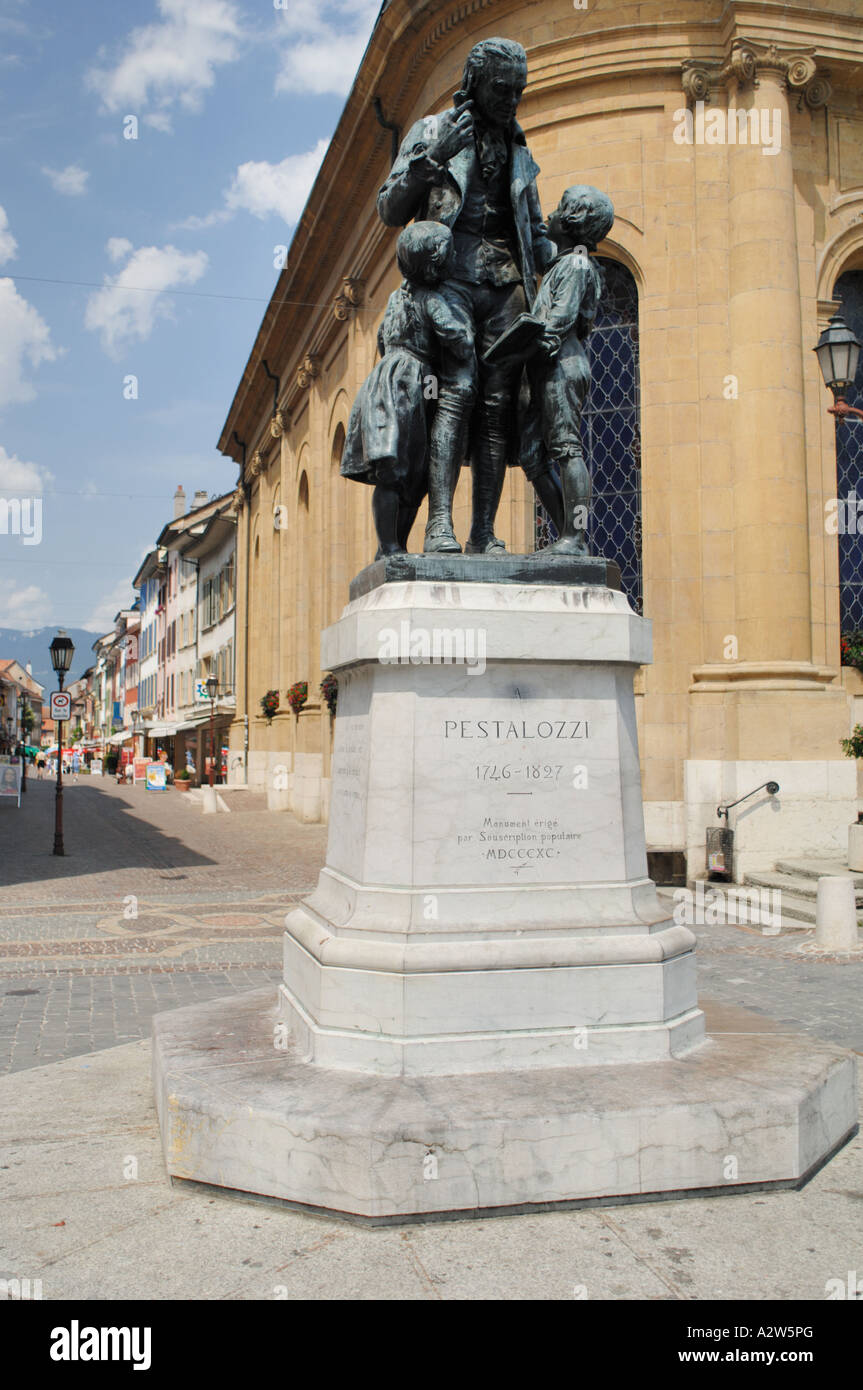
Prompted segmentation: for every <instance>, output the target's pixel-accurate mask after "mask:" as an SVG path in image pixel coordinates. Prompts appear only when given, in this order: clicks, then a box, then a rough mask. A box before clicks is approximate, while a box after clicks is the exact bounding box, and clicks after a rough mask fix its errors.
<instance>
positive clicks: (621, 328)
mask: <svg viewBox="0 0 863 1390" xmlns="http://www.w3.org/2000/svg"><path fill="white" fill-rule="evenodd" d="M598 259H599V263H600V265H601V266H602V269H603V272H604V274H605V288H604V290H603V294H602V299H601V300H600V305H599V313H598V314H597V316H596V322H595V324H594V329H593V332H592V333H591V335H590V338H589V339H588V343H587V351H588V357H589V358H590V370H591V379H590V392H589V394H588V398H587V404H586V406H585V409H584V413H583V415H582V419H581V441H582V445H583V446H584V456H585V459H586V460H587V465H588V468H589V469H590V473H591V479H592V482H593V495H592V498H591V504H590V519H589V523H588V538H589V541H590V548H591V551H592V553H593V554H594V555H604V556H605V558H606V559H607V560H615V561H616V562H617V564H618V565H619V566H620V574H621V581H622V584H623V591H624V593H625V594H626V596H627V598H628V599H629V602H630V603H631V604H632V607H633V608H634V609H635V611H636V613H641V612H643V594H642V582H641V405H640V398H639V386H638V289H637V286H636V284H635V278H634V276H633V275H632V272H631V271H629V270H628V269H627V267H626V266H625V265H621V264H620V263H619V262H618V261H611V260H608V259H607V258H606V257H605V256H600V257H599V258H598ZM555 539H556V532H555V529H554V527H553V526H552V524H551V521H550V519H549V517H548V513H547V512H546V511H545V510H544V508H543V507H541V506H539V504H537V507H536V549H537V550H542V549H543V547H544V546H546V545H548V544H549V543H550V542H551V541H553V540H555Z"/></svg>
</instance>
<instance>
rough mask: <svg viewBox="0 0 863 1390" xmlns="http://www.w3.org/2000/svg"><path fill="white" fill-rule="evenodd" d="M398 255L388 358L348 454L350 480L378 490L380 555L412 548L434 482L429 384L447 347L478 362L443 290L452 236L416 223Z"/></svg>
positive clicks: (357, 410) (382, 341)
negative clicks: (429, 484) (412, 537)
mask: <svg viewBox="0 0 863 1390" xmlns="http://www.w3.org/2000/svg"><path fill="white" fill-rule="evenodd" d="M396 256H397V259H398V263H399V269H400V270H401V272H402V274H403V276H404V277H405V278H404V282H403V284H402V285H401V286H400V288H399V289H397V290H394V291H393V293H392V294H391V295H390V298H389V303H388V304H387V312H386V316H385V318H384V321H383V324H382V325H381V330H380V334H379V337H378V346H379V348H380V352H381V360H380V361H379V362H378V363H377V365H376V366H375V367H374V369H373V370H372V372H371V374H370V375H369V376H368V377H367V378H366V380H365V382H364V383H363V385H362V387H361V388H360V391H359V394H358V396H357V398H356V401H355V402H354V406H353V409H352V411H351V417H350V420H349V421H348V430H347V437H346V439H345V447H344V450H343V452H342V464H341V472H342V475H343V476H344V477H346V478H355V479H357V480H358V481H359V482H363V483H370V484H372V485H373V486H374V489H375V490H374V493H373V494H372V512H373V515H374V519H375V528H376V530H377V534H378V541H379V545H380V549H379V551H378V555H392V554H396V553H397V552H399V551H404V550H405V549H406V548H407V539H408V536H409V534H410V530H411V526H412V525H413V523H414V519H415V518H416V514H417V511H418V510H419V506H420V503H421V501H422V499H423V497H424V496H425V493H426V487H427V478H428V469H427V455H428V419H427V417H428V413H429V411H430V408H431V401H432V399H433V398H432V397H430V396H428V394H427V391H426V386H427V383H428V382H429V381H430V380H432V379H433V377H434V374H435V372H436V371H437V362H438V359H439V356H440V351H441V348H444V349H446V351H447V352H448V353H449V354H450V356H451V358H452V360H453V361H454V362H456V363H469V362H471V361H472V360H473V355H474V351H473V334H472V332H471V329H470V324H469V323H468V322H467V320H466V319H465V318H464V316H463V315H458V314H456V313H454V312H453V309H452V308H451V307H450V305H449V304H448V302H447V300H446V299H445V298H444V296H443V294H442V293H441V291H440V289H438V288H437V286H438V285H439V284H440V282H441V280H443V279H445V278H446V276H447V275H449V274H450V273H451V272H452V268H453V263H454V257H455V249H454V246H453V238H452V233H451V232H450V230H449V228H448V227H445V226H443V225H442V224H441V223H439V222H415V223H414V224H413V226H411V227H406V228H405V230H404V231H403V232H402V233H401V235H400V237H399V239H398V244H397V247H396Z"/></svg>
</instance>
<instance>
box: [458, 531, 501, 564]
mask: <svg viewBox="0 0 863 1390" xmlns="http://www.w3.org/2000/svg"><path fill="white" fill-rule="evenodd" d="M464 553H465V555H487V556H489V557H490V558H492V559H493V558H495V557H497V558H502V557H503V556H505V555H506V554H507V549H506V546H505V545H504V543H503V541H501V540H498V538H497V536H489V538H488V540H485V541H468V543H467V545H466V546H465V548H464Z"/></svg>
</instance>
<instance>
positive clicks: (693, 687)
mask: <svg viewBox="0 0 863 1390" xmlns="http://www.w3.org/2000/svg"><path fill="white" fill-rule="evenodd" d="M495 34H501V35H504V36H506V37H510V38H514V39H517V40H519V41H520V42H521V43H522V44H523V45H524V47H525V48H526V50H527V55H528V65H529V83H528V87H527V90H526V93H525V96H524V100H523V102H522V105H521V108H520V111H519V121H520V123H521V125H522V126H523V128H524V130H525V132H526V135H527V140H528V144H529V146H530V149H531V151H532V153H533V155H534V157H535V159H536V160H537V162H538V163H539V165H540V166H541V171H542V172H541V175H540V178H539V191H540V196H541V200H542V205H543V208H544V210H545V211H546V213H547V212H549V211H550V210H551V208H552V207H553V206H554V205H555V203H556V201H557V199H558V198H559V196H560V194H561V192H562V191H563V189H564V188H565V187H567V186H568V185H569V184H572V183H593V184H595V185H597V186H598V187H600V188H602V189H604V190H606V191H607V192H608V193H609V194H610V195H611V197H612V199H613V201H614V204H615V209H616V221H615V225H614V228H613V230H612V233H611V236H610V237H609V239H608V240H607V241H606V242H605V243H603V245H602V246H601V247H600V255H601V257H602V258H603V260H604V261H605V263H606V269H607V272H608V274H607V280H608V286H609V290H608V300H607V302H606V303H605V305H604V312H603V315H602V316H601V318H600V321H599V330H598V334H597V335H596V338H595V342H594V343H593V344H592V351H593V355H594V363H595V377H596V380H595V387H594V389H593V390H592V395H591V402H590V405H589V408H588V412H587V420H586V427H587V428H588V430H589V443H590V445H591V455H592V458H593V463H594V486H595V492H596V501H595V506H594V515H593V518H592V534H593V542H594V545H595V546H596V547H597V548H598V549H601V550H602V551H603V553H605V554H606V556H607V557H608V558H612V559H614V558H617V559H620V561H621V564H622V568H623V570H624V579H625V583H626V587H627V591H628V593H629V595H630V598H631V600H632V601H633V603H634V604H636V605H639V606H641V608H642V611H643V612H644V614H645V616H646V617H648V618H650V619H651V621H652V623H653V634H654V660H653V664H652V665H651V666H649V667H646V668H644V669H643V670H642V672H640V674H639V677H638V684H637V689H638V706H639V724H640V739H641V759H642V769H643V790H644V799H645V815H646V827H647V836H648V845H649V846H650V848H651V850H652V851H653V852H654V853H655V854H659V853H666V854H671V855H673V856H675V859H674V862H675V863H676V864H677V865H678V866H679V865H681V864H682V859H683V855H684V854H685V855H686V859H687V867H688V870H689V872H690V873H697V872H700V871H701V870H702V869H703V867H704V836H705V827H706V826H707V825H709V824H715V823H716V807H717V805H718V804H719V803H720V802H727V801H733V800H735V799H736V798H737V797H738V796H741V795H742V794H743V793H746V792H748V791H749V790H750V789H752V788H754V787H756V786H757V785H758V784H759V783H763V782H765V781H766V780H767V779H768V778H773V779H775V780H776V781H778V782H779V784H780V788H781V791H780V794H779V796H778V797H777V798H775V799H772V800H771V799H769V798H767V797H766V796H765V795H764V794H763V793H762V794H760V795H759V796H757V797H755V798H753V799H752V801H750V802H748V803H747V804H746V805H744V806H742V807H741V808H740V809H739V812H737V813H735V812H732V824H735V816H736V831H737V849H738V856H737V868H738V873H740V872H742V871H745V870H746V869H747V868H752V867H767V866H769V865H770V864H772V862H773V861H774V860H776V859H778V858H781V857H787V856H789V855H791V854H797V855H801V854H814V855H830V854H836V855H840V854H844V846H845V836H846V827H847V825H848V823H849V822H850V821H851V820H852V819H854V818H855V815H856V810H857V793H858V788H857V778H856V769H855V765H854V763H852V762H850V761H848V760H847V759H846V758H844V757H843V755H842V752H841V749H840V745H839V740H840V739H841V738H842V737H843V736H845V735H847V732H848V729H849V725H850V723H852V722H853V720H854V717H855V701H858V700H859V699H860V698H861V691H863V686H861V682H860V677H859V674H858V673H857V672H856V671H853V670H850V669H847V668H842V667H841V666H840V630H841V627H842V625H843V623H845V625H846V626H847V625H848V623H849V622H850V621H851V617H852V608H853V605H852V604H851V599H850V597H846V596H849V595H852V589H853V585H854V583H855V582H857V581H858V580H863V557H860V561H861V563H860V572H859V573H857V568H856V566H857V557H856V552H855V551H854V548H853V546H850V545H849V542H848V541H847V540H846V539H845V538H844V537H842V536H837V535H836V534H835V533H831V530H830V528H829V527H828V526H826V525H825V509H829V507H828V504H829V502H830V499H831V498H835V497H836V496H837V436H836V427H835V425H834V421H833V418H832V417H831V416H829V415H828V414H827V413H826V407H827V405H828V404H830V398H829V395H828V393H827V392H826V391H825V390H824V387H823V385H822V382H821V379H820V376H819V372H818V367H817V362H816V358H815V356H814V354H813V353H812V351H811V349H812V348H813V347H814V345H815V343H816V341H817V339H818V335H819V332H820V330H821V329H822V328H823V327H824V325H825V324H826V322H827V320H828V318H829V317H830V314H831V313H832V312H833V310H834V309H835V307H836V301H837V295H838V293H839V291H840V290H841V291H842V292H843V298H844V297H845V294H846V293H847V295H848V296H849V297H850V298H851V299H852V300H853V299H854V296H855V295H857V302H858V303H861V302H863V299H861V297H860V293H859V291H860V284H861V276H863V36H861V30H860V18H859V0H817V2H816V3H811V4H808V5H806V6H803V5H800V6H795V5H788V4H780V3H771V0H740V2H739V3H738V2H737V0H671V3H668V0H661V2H660V0H638V2H637V3H633V2H630V0H590V3H589V4H588V5H587V6H586V7H576V6H574V5H573V4H572V3H571V0H543V3H542V4H539V3H524V0H515V2H513V0H458V3H455V0H390V3H389V4H387V5H385V6H384V8H383V10H382V12H381V15H380V18H379V20H378V23H377V26H376V29H375V31H374V34H373V36H372V39H371V42H370V44H369V46H368V49H367V51H366V53H365V56H364V58H363V61H362V64H361V67H360V70H359V72H358V75H357V78H356V81H355V84H354V87H353V89H352V91H351V93H350V96H349V98H348V101H347V104H346V106H345V110H344V113H343V115H342V118H341V120H340V123H339V125H338V128H337V130H336V133H335V136H334V138H333V140H332V143H331V145H330V147H329V150H328V152H327V155H326V158H325V160H324V164H323V167H322V169H321V172H320V174H319V176H318V179H317V181H316V183H315V186H314V188H313V190H312V193H311V196H310V199H309V202H308V204H307V207H306V209H305V212H304V214H303V217H302V219H301V221H300V224H299V226H298V228H297V230H296V234H295V236H294V239H293V243H292V245H291V248H290V252H289V257H288V262H287V265H286V267H285V269H284V270H283V271H282V272H281V274H280V276H279V279H278V283H277V285H276V288H275V291H274V294H273V298H272V301H271V303H270V305H269V307H268V309H267V311H266V313H265V316H264V320H263V323H262V325H261V328H260V331H259V334H258V337H257V340H256V342H255V344H254V347H253V350H252V353H251V356H250V358H249V360H248V363H247V366H246V369H245V371H244V373H243V376H242V380H241V381H240V384H239V386H238V389H237V393H236V396H235V399H234V401H233V404H232V406H231V409H230V413H229V415H228V418H227V421H226V423H225V427H224V430H223V433H222V436H221V439H220V442H219V447H220V449H221V450H222V452H223V453H225V454H227V455H229V456H230V457H232V458H233V459H234V460H235V461H236V463H237V464H238V467H239V469H240V482H239V487H238V491H237V498H238V504H239V516H238V528H237V531H238V569H237V603H238V622H237V650H236V670H237V719H236V721H235V723H234V725H233V728H232V733H231V742H232V750H242V748H243V741H244V738H245V716H248V744H249V746H248V759H247V767H248V779H249V781H250V783H252V784H253V785H258V786H265V785H266V786H268V787H271V786H272V785H273V781H274V778H275V777H277V773H276V769H279V768H286V769H287V780H288V790H287V796H286V797H284V798H282V800H283V801H284V802H285V804H287V805H288V806H289V807H290V809H291V810H292V811H293V812H294V814H295V815H297V816H298V817H299V818H300V819H302V820H309V821H311V820H318V819H321V818H325V817H326V813H327V795H328V779H329V769H330V744H331V721H330V717H329V714H328V711H327V709H326V705H325V704H323V703H322V701H321V700H320V698H319V696H318V687H319V682H320V680H321V675H322V672H321V670H320V656H319V639H320V632H321V629H322V627H324V626H326V625H327V624H328V623H330V622H332V621H333V620H334V619H335V618H336V617H337V616H338V614H339V612H340V611H341V609H342V607H343V605H344V604H345V602H346V601H347V590H348V583H349V581H350V579H351V578H352V576H353V575H354V574H355V573H356V572H357V571H358V570H360V569H361V568H362V567H363V566H364V565H365V564H367V563H369V561H370V560H371V559H372V557H373V555H374V551H375V540H374V538H373V531H372V523H371V515H370V507H369V497H368V496H367V494H366V491H365V490H364V489H360V488H358V487H356V486H355V485H353V484H350V483H348V482H346V481H344V480H343V479H342V478H341V477H340V476H339V467H338V464H339V457H340V453H341V445H342V440H343V437H344V430H345V426H346V423H347V419H348V413H349V410H350V406H351V403H352V401H353V398H354V396H355V394H356V391H357V389H358V387H359V386H360V384H361V382H362V380H363V379H364V377H365V376H366V374H367V373H368V371H369V370H370V368H371V367H372V365H373V363H374V360H375V352H376V333H377V328H378V325H379V323H380V321H381V318H382V316H383V312H384V308H385V305H386V300H387V297H388V295H389V293H390V292H391V291H392V290H393V289H394V288H395V287H396V285H397V283H398V279H399V277H398V274H397V270H396V268H395V261H394V246H395V233H394V232H393V231H391V230H389V229H387V228H385V227H384V226H383V225H382V224H381V222H380V219H379V218H378V216H377V212H376V207H375V198H376V194H377V190H378V188H379V187H380V185H381V183H382V182H383V180H384V178H385V177H386V175H387V173H388V171H389V167H390V162H391V155H392V148H391V144H392V140H393V136H394V134H395V132H393V131H392V130H390V129H387V128H385V127H384V126H383V125H382V124H381V119H383V121H385V122H388V123H389V125H390V126H394V127H397V128H398V130H400V131H401V132H402V133H404V132H405V131H406V130H407V129H408V127H409V126H410V124H411V123H412V122H413V121H415V120H416V119H417V118H419V117H420V116H423V115H426V114H430V113H435V112H440V111H442V110H444V109H445V108H446V107H447V106H448V105H450V104H451V100H452V96H453V93H454V91H455V90H456V89H457V88H458V86H459V84H460V77H461V72H462V66H463V63H464V59H465V56H466V54H467V52H468V50H469V49H470V48H471V46H472V45H473V44H474V43H476V42H477V41H478V40H479V39H481V38H484V37H490V36H492V35H495ZM840 282H841V284H840ZM858 428H863V425H861V426H856V425H854V424H851V423H848V424H845V425H842V426H841V427H840V433H841V432H842V431H844V432H845V436H844V437H843V438H840V453H841V451H842V450H843V449H844V450H845V451H846V453H847V451H848V448H849V445H848V443H847V439H849V438H851V435H850V432H851V431H854V430H855V429H858ZM854 447H855V448H856V446H854ZM856 458H858V455H857V454H855V453H854V450H853V448H852V455H851V464H850V465H849V467H850V474H849V470H848V469H846V475H848V476H851V477H852V480H853V472H854V466H855V464H854V460H855V459H856ZM860 461H863V457H861V458H860ZM468 519H469V479H468V478H467V476H466V475H465V476H463V478H462V482H461V484H460V487H459V491H458V495H457V506H456V530H457V534H458V535H459V538H460V539H461V540H462V541H464V539H465V537H466V534H467V529H468ZM423 525H424V516H422V515H421V516H420V519H419V522H418V525H417V527H416V529H415V531H414V535H413V538H412V543H411V549H420V548H421V545H422V527H423ZM496 529H497V532H498V534H499V535H500V536H501V537H502V538H503V539H504V540H505V541H506V543H507V546H508V548H509V549H511V550H515V551H522V552H523V551H529V550H532V549H534V547H535V545H536V544H537V543H538V541H539V543H541V541H542V535H543V518H542V516H541V515H539V516H538V515H537V512H536V508H535V505H534V501H533V497H532V495H531V494H530V493H529V489H528V487H527V485H526V484H525V482H524V479H523V477H522V475H521V473H520V472H519V470H513V471H511V473H510V476H509V478H508V481H507V484H506V488H505V491H504V498H503V502H502V504H501V508H500V512H499V519H498V525H497V528H496ZM840 571H841V572H842V581H843V582H842V583H841V584H840ZM855 575H856V579H855ZM849 576H850V577H849ZM849 586H850V587H849ZM854 592H856V591H854ZM860 626H861V627H863V619H861V622H860ZM297 680H307V681H308V684H309V695H310V698H309V701H308V703H307V705H306V706H305V708H304V709H303V711H302V712H301V714H300V715H299V717H295V716H294V715H293V714H292V713H291V712H290V710H288V708H287V705H286V701H285V691H286V689H287V687H289V686H290V685H291V684H293V683H294V682H295V681H297ZM271 688H274V689H277V690H279V692H280V696H281V702H282V705H281V709H280V711H279V713H278V714H277V715H276V717H275V718H274V719H273V720H272V721H271V722H268V721H267V720H266V719H265V718H264V717H263V715H262V713H261V710H260V699H261V697H262V696H263V695H264V693H265V692H266V691H267V690H269V689H271ZM232 763H236V766H237V767H239V766H240V763H239V762H238V761H237V760H235V759H234V758H232ZM274 804H278V798H274ZM655 862H656V861H654V863H655Z"/></svg>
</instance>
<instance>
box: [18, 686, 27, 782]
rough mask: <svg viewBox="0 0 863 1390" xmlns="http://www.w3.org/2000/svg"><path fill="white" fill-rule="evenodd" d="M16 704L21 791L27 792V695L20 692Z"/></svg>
mask: <svg viewBox="0 0 863 1390" xmlns="http://www.w3.org/2000/svg"><path fill="white" fill-rule="evenodd" d="M18 703H19V704H20V706H21V791H22V793H23V792H26V790H27V695H26V692H25V691H23V690H22V692H21V694H20V696H19V700H18Z"/></svg>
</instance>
